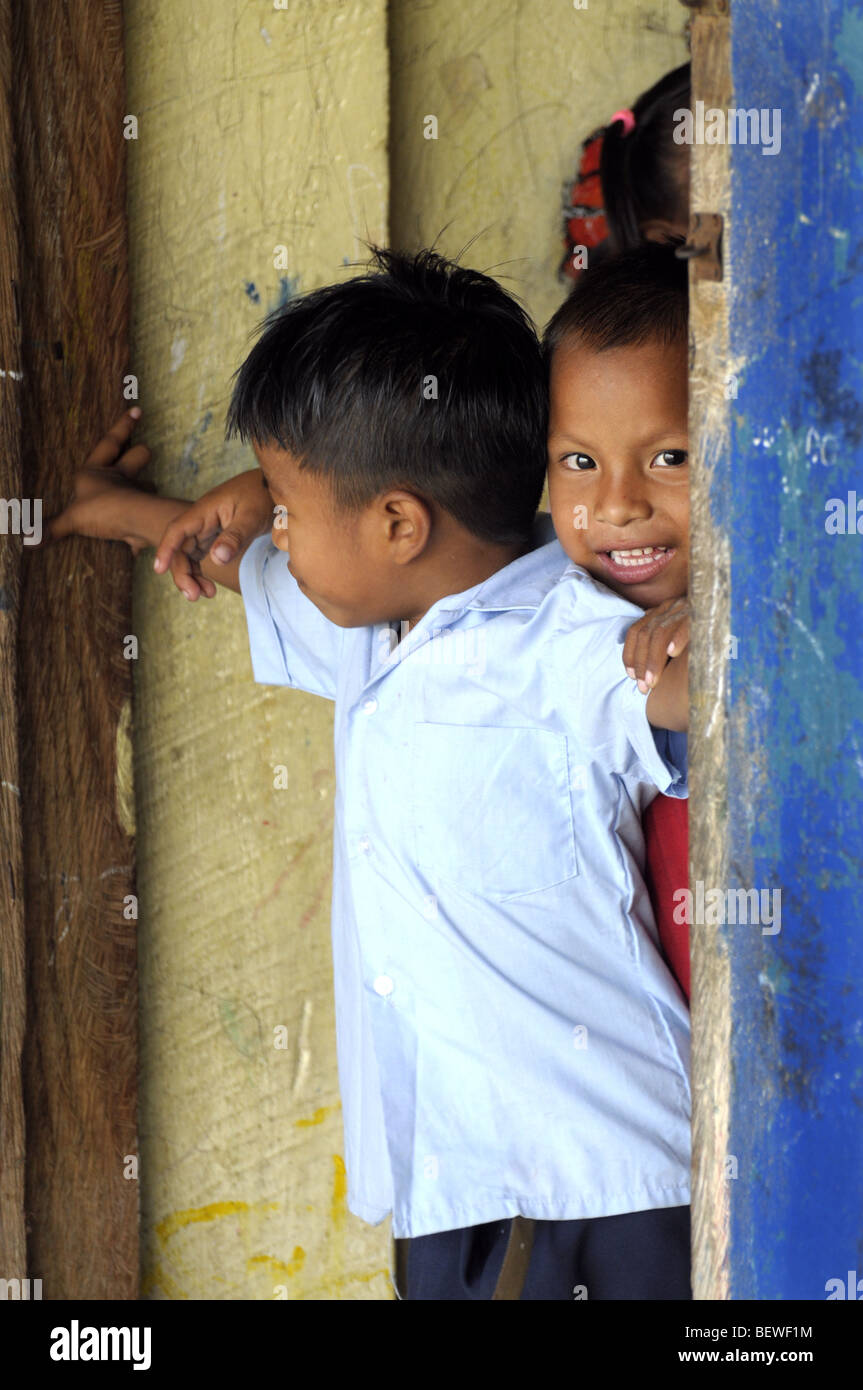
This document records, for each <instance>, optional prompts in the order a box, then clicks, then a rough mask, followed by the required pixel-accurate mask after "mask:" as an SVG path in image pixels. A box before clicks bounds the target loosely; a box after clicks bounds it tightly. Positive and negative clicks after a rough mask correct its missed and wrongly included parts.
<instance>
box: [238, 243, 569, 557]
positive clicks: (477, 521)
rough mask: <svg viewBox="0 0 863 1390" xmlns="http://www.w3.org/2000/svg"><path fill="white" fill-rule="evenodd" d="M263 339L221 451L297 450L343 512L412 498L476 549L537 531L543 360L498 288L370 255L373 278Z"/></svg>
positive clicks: (430, 266)
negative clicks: (406, 493) (395, 491)
mask: <svg viewBox="0 0 863 1390" xmlns="http://www.w3.org/2000/svg"><path fill="white" fill-rule="evenodd" d="M263 327H264V329H265V331H264V332H263V335H262V336H261V337H260V338H259V340H258V342H257V343H256V344H255V346H254V347H253V348H252V351H251V352H250V353H249V355H248V357H247V358H246V360H245V361H244V362H243V364H242V366H241V367H240V368H239V370H238V372H237V373H235V375H236V376H237V381H236V385H235V387H234V390H233V394H232V397H231V403H230V406H229V408H228V414H227V423H226V434H225V437H226V438H227V439H230V438H231V437H232V436H233V435H234V434H237V435H239V437H240V438H241V439H242V440H243V441H244V442H247V441H249V440H253V441H254V442H256V443H257V444H259V445H268V444H272V443H275V444H278V445H280V446H281V447H282V448H283V449H287V450H289V451H290V452H291V453H292V454H294V455H295V456H296V457H297V459H298V460H299V462H300V466H301V467H304V468H308V469H309V470H310V471H311V472H314V473H317V474H321V475H324V476H326V477H328V478H329V479H330V482H331V485H332V489H333V495H334V499H335V501H336V503H337V504H338V505H340V506H342V507H344V508H346V509H349V510H357V509H360V508H362V507H363V506H365V505H366V504H367V503H368V502H370V501H371V500H372V499H373V498H374V497H376V496H379V495H380V493H381V492H384V491H385V490H386V489H387V488H390V487H405V488H408V489H410V490H411V491H414V492H416V493H417V494H419V495H420V496H425V497H426V498H427V499H430V500H432V501H434V502H436V503H437V504H438V505H439V506H441V507H443V508H445V509H446V510H447V511H448V512H450V513H451V515H452V516H454V517H455V518H456V520H457V521H459V522H460V523H461V524H462V525H463V526H464V527H466V528H467V530H469V531H471V532H472V533H473V534H474V535H476V536H479V537H481V538H482V539H483V540H488V541H493V542H497V543H500V544H513V543H517V542H520V541H523V540H524V539H525V537H526V536H527V535H528V534H529V533H530V528H531V524H532V522H533V519H534V516H535V514H536V509H537V507H538V505H539V499H540V496H541V494H542V486H543V478H544V474H545V466H546V453H545V449H546V431H547V418H548V417H547V412H548V405H547V389H546V382H545V373H544V366H543V359H542V352H541V348H540V344H539V341H538V338H537V334H536V331H535V329H534V327H533V325H532V323H531V321H530V319H529V318H528V316H527V314H526V313H525V311H524V310H523V309H522V308H521V307H520V305H519V304H518V303H517V302H516V301H515V299H513V298H512V296H511V295H509V294H507V293H506V291H505V290H503V289H502V288H501V287H500V285H498V284H497V282H496V281H495V280H493V279H491V278H490V276H487V275H482V274H480V272H479V271H476V270H468V269H466V268H464V267H461V266H458V265H455V264H454V263H453V262H451V261H447V260H444V258H443V257H442V256H440V255H438V254H437V253H436V252H434V251H430V250H425V251H421V252H419V253H418V254H416V255H407V254H401V253H398V252H395V251H390V250H383V249H374V250H373V254H372V262H371V267H370V269H369V270H368V271H367V272H366V273H365V274H363V275H360V276H357V277H355V278H354V279H351V280H347V281H345V282H344V283H342V284H337V285H328V286H326V287H325V288H324V289H319V290H314V291H312V292H311V293H309V294H306V295H303V296H301V297H299V298H297V299H295V300H292V301H290V302H289V303H288V304H287V305H286V306H285V307H283V308H280V309H278V310H277V311H275V313H273V314H270V315H268V317H267V318H266V319H265V320H264V323H263ZM430 378H433V379H434V380H433V381H432V380H430ZM435 392H436V396H435V394H434V393H435Z"/></svg>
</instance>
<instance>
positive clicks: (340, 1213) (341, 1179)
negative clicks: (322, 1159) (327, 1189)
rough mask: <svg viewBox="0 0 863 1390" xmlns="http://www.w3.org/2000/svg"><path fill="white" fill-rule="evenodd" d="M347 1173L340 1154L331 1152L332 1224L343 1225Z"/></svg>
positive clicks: (346, 1207)
mask: <svg viewBox="0 0 863 1390" xmlns="http://www.w3.org/2000/svg"><path fill="white" fill-rule="evenodd" d="M347 1195H348V1175H347V1172H346V1170H345V1161H344V1159H343V1158H342V1156H341V1154H333V1196H332V1200H331V1202H330V1220H331V1221H332V1223H333V1225H334V1226H343V1225H344V1222H345V1217H346V1216H347V1211H348V1203H347Z"/></svg>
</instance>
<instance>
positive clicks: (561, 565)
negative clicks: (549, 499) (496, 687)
mask: <svg viewBox="0 0 863 1390" xmlns="http://www.w3.org/2000/svg"><path fill="white" fill-rule="evenodd" d="M530 542H531V548H530V550H528V551H526V553H525V554H524V555H519V557H518V559H517V560H512V561H511V562H510V564H508V565H504V567H503V569H500V570H496V571H495V573H494V574H491V575H489V577H488V578H487V579H483V580H481V581H480V583H479V584H474V585H473V587H472V588H470V589H464V590H463V591H462V592H461V593H459V594H448V595H447V596H446V597H445V598H442V599H438V601H437V603H435V604H433V605H432V607H431V608H430V609H429V610H428V613H426V614H425V616H424V617H423V619H422V620H421V623H418V624H417V627H419V626H421V625H424V624H425V621H426V619H427V618H429V617H430V616H435V617H438V616H440V614H441V613H446V614H447V615H448V617H449V619H450V621H454V620H455V619H456V618H460V617H461V615H462V614H463V613H465V612H467V610H468V609H470V608H479V609H482V610H483V611H488V610H492V611H504V610H506V609H509V608H538V607H539V605H540V604H541V603H542V601H543V599H544V598H545V596H546V594H547V593H548V591H549V589H550V588H551V587H552V586H553V585H554V584H556V583H557V581H558V579H559V578H560V576H561V575H562V574H563V572H564V570H565V569H567V568H569V567H570V566H569V557H568V556H567V554H566V551H565V550H564V549H563V546H562V545H561V544H560V541H559V540H558V539H557V537H556V535H555V531H554V524H553V522H552V519H551V515H550V513H549V512H537V514H536V517H535V519H534V523H533V527H532V530H531V536H530Z"/></svg>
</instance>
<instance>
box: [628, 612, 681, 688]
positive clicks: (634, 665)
mask: <svg viewBox="0 0 863 1390" xmlns="http://www.w3.org/2000/svg"><path fill="white" fill-rule="evenodd" d="M689 636H690V611H689V605H688V603H687V602H686V601H685V600H674V601H672V602H669V603H667V604H663V605H661V607H659V608H656V609H653V610H651V611H650V612H648V613H646V614H645V615H644V617H643V618H639V620H638V622H637V623H633V625H632V627H631V628H630V629H629V631H628V632H627V634H626V640H625V641H624V645H623V664H624V667H625V668H626V674H627V675H628V676H629V677H630V679H632V680H634V681H635V682H636V683H637V685H638V688H639V690H640V691H641V693H642V694H643V695H646V694H647V693H648V692H649V691H650V690H651V689H652V688H653V687H654V686H655V685H656V684H657V682H658V681H659V678H660V676H661V675H662V672H663V671H664V670H665V667H666V666H667V665H668V662H669V661H670V660H671V659H672V658H673V657H676V656H680V654H681V652H683V651H685V650H686V648H687V647H688V645H689Z"/></svg>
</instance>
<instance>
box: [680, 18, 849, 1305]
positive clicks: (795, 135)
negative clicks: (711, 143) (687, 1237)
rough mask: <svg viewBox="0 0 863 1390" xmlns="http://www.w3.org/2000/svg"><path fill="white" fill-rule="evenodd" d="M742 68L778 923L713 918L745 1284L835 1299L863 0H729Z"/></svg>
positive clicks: (844, 1182)
mask: <svg viewBox="0 0 863 1390" xmlns="http://www.w3.org/2000/svg"><path fill="white" fill-rule="evenodd" d="M780 21H781V28H780V27H779V22H780ZM732 70H733V84H734V104H735V106H736V107H738V108H740V107H745V108H753V107H754V108H758V109H759V110H761V109H762V108H763V109H766V110H768V111H772V110H773V109H774V108H778V109H779V110H780V111H781V148H780V150H779V153H777V154H776V155H766V154H763V153H762V149H761V147H760V146H759V145H748V146H746V147H743V146H737V147H735V148H734V150H733V151H732V157H731V169H732V209H733V221H732V230H731V236H730V242H729V247H728V249H729V251H730V258H731V262H732V264H733V284H734V289H733V294H732V298H731V347H732V352H733V354H734V357H733V359H732V365H731V366H730V370H734V371H736V372H737V375H738V394H737V399H736V400H732V401H731V402H730V406H731V411H732V420H733V426H732V446H731V450H730V455H729V458H728V466H727V470H726V469H725V468H723V469H721V470H719V471H718V472H717V476H716V478H715V480H714V485H713V497H712V502H713V509H714V520H715V522H716V523H717V524H718V525H720V526H722V527H723V528H725V527H727V529H728V530H729V533H730V536H731V544H732V561H731V613H732V633H733V635H734V636H735V637H736V638H737V639H738V643H737V656H736V658H734V659H732V660H731V661H730V668H731V669H730V690H731V706H730V716H731V738H732V746H731V760H730V768H729V806H728V815H729V828H728V836H729V851H730V852H729V860H730V864H731V871H732V877H731V883H730V884H729V885H728V886H729V887H734V888H736V887H745V888H752V887H754V888H758V889H762V888H764V889H781V893H782V900H781V914H782V915H781V930H780V931H779V932H778V933H771V932H765V931H764V930H763V926H759V925H758V924H752V925H736V926H732V925H726V926H724V927H723V928H722V929H721V930H722V931H723V934H724V937H725V940H726V942H727V944H728V949H729V953H730V958H731V966H732V1019H733V1041H732V1065H733V1079H732V1092H733V1098H732V1116H731V1142H730V1155H729V1157H731V1156H733V1157H734V1158H735V1159H736V1161H737V1174H738V1175H737V1177H736V1178H734V1177H731V1178H729V1191H730V1199H731V1294H732V1297H733V1298H739V1299H747V1298H751V1299H788V1298H803V1299H825V1298H827V1297H828V1294H830V1293H831V1292H833V1294H834V1296H836V1295H835V1292H834V1290H835V1289H836V1285H833V1284H830V1283H829V1281H831V1280H837V1281H838V1280H841V1281H842V1282H843V1284H847V1280H848V1271H849V1270H851V1271H855V1270H856V1271H858V1272H859V1274H858V1277H859V1278H861V1279H863V893H861V885H863V873H861V866H863V513H861V519H860V522H859V527H860V530H859V531H855V530H851V529H850V527H848V526H847V525H846V528H845V533H844V534H842V533H836V534H833V533H831V532H830V531H828V530H827V529H826V528H825V523H829V519H830V515H831V512H832V513H834V514H835V513H837V511H838V508H837V507H836V505H835V504H834V505H833V506H832V507H831V505H830V502H831V499H841V500H843V501H844V503H845V511H846V513H847V511H848V506H847V501H848V495H849V494H850V493H855V492H856V494H857V496H858V497H859V498H860V499H861V501H863V8H861V5H860V4H859V3H858V4H850V3H846V4H844V5H842V4H836V3H835V2H834V3H829V2H828V0H813V2H812V3H805V4H804V3H802V2H801V0H786V3H784V4H782V5H781V6H779V5H777V4H775V3H774V4H771V3H767V0H747V3H746V4H740V5H734V6H733V10H732ZM708 210H709V209H708ZM739 360H743V362H744V365H743V366H742V367H740V369H739V370H738V368H737V365H736V364H737V362H738V361H739ZM853 510H854V508H853V507H852V511H853ZM693 930H694V931H697V930H698V928H697V926H695V927H694V928H693ZM729 1166H730V1169H731V1171H732V1172H733V1164H731V1165H729ZM861 1287H863V1286H861ZM846 1296H847V1294H846Z"/></svg>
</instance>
